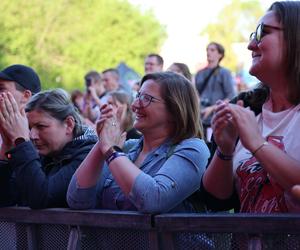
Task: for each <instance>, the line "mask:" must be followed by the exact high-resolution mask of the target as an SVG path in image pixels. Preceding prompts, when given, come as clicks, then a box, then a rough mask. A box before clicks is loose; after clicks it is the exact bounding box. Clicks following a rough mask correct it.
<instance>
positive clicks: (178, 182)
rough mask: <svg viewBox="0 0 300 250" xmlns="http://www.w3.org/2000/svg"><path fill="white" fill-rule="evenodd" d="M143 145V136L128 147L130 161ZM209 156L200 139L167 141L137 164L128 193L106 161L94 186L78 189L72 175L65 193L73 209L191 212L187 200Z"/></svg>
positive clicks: (197, 184) (195, 186) (196, 184)
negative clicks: (121, 186) (117, 180)
mask: <svg viewBox="0 0 300 250" xmlns="http://www.w3.org/2000/svg"><path fill="white" fill-rule="evenodd" d="M128 143H130V141H128V142H126V144H128ZM131 143H132V141H131ZM126 144H125V147H126ZM142 145H143V138H141V139H139V140H136V143H135V144H134V146H133V147H132V148H131V150H129V152H128V158H129V159H130V160H131V161H132V162H134V161H135V160H136V159H137V157H138V155H139V153H140V151H141V149H142ZM208 158H209V150H208V148H207V146H206V144H205V142H204V141H203V140H201V139H198V138H191V139H186V140H183V141H182V142H180V143H179V144H178V145H176V147H175V148H174V147H172V145H171V143H170V142H166V143H163V144H162V145H160V146H159V147H158V148H156V149H154V150H153V151H152V152H150V153H149V154H148V155H147V157H146V158H145V160H144V162H143V163H142V165H141V167H140V169H141V170H142V173H140V174H139V175H138V176H137V177H136V179H135V181H134V184H133V187H132V190H131V191H130V193H129V195H128V196H126V195H125V194H124V193H123V192H122V190H121V189H120V187H119V186H118V184H117V183H116V181H115V179H114V177H113V175H112V174H111V172H110V171H109V168H108V166H107V165H106V164H105V165H104V168H103V171H102V174H101V178H100V179H99V181H98V183H97V185H96V186H94V187H91V188H79V187H78V184H77V180H76V177H75V175H74V176H73V178H72V180H71V183H70V186H69V190H68V194H67V200H68V204H69V206H70V207H71V208H74V209H91V208H103V209H115V210H137V211H140V212H145V213H164V212H193V211H194V210H193V208H192V206H191V204H190V203H189V202H188V201H187V200H186V199H187V198H188V197H189V196H190V195H191V194H192V193H193V192H195V191H196V190H197V189H199V187H200V180H201V177H202V175H203V173H204V170H205V167H206V164H207V161H208ZM120 167H122V166H120Z"/></svg>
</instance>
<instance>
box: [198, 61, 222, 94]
mask: <svg viewBox="0 0 300 250" xmlns="http://www.w3.org/2000/svg"><path fill="white" fill-rule="evenodd" d="M218 68H219V65H218V66H217V67H215V68H213V69H212V71H211V72H210V73H209V74H208V76H207V77H206V78H205V79H204V82H203V85H202V86H201V88H200V89H199V95H201V94H202V92H203V90H204V89H205V88H206V86H207V84H208V81H209V79H210V78H211V76H212V75H213V74H214V73H215V72H216V71H217V69H218Z"/></svg>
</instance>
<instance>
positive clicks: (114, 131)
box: [96, 104, 126, 153]
mask: <svg viewBox="0 0 300 250" xmlns="http://www.w3.org/2000/svg"><path fill="white" fill-rule="evenodd" d="M100 111H101V115H100V117H99V119H98V121H97V123H96V130H97V134H98V137H99V141H100V150H101V151H102V153H105V152H106V151H107V150H108V149H109V148H110V147H111V146H114V145H118V146H119V147H121V148H122V147H123V144H124V142H125V139H126V132H123V131H121V128H120V120H121V115H122V110H121V109H115V108H113V106H112V105H109V104H104V105H102V107H101V109H100Z"/></svg>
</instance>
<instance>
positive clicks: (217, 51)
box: [195, 42, 235, 141]
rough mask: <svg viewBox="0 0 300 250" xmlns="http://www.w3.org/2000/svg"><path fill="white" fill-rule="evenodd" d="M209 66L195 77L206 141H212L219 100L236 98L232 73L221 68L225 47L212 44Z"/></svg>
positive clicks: (209, 53)
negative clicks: (213, 122) (213, 120)
mask: <svg viewBox="0 0 300 250" xmlns="http://www.w3.org/2000/svg"><path fill="white" fill-rule="evenodd" d="M206 53H207V63H208V64H207V66H206V67H205V68H204V69H202V70H200V71H198V72H197V74H196V76H195V85H196V88H197V90H198V94H199V97H200V105H201V118H202V122H203V127H204V130H205V135H206V139H207V140H208V141H209V140H210V134H211V129H209V128H210V126H211V118H212V115H213V112H214V110H215V107H216V106H215V104H216V101H217V100H228V101H229V100H230V99H232V98H233V97H234V96H235V90H234V83H233V78H232V76H231V72H230V71H229V70H228V69H226V68H224V67H221V66H220V62H221V61H222V59H223V58H224V56H225V49H224V47H223V46H222V45H221V44H219V43H216V42H211V43H209V44H208V46H207V48H206Z"/></svg>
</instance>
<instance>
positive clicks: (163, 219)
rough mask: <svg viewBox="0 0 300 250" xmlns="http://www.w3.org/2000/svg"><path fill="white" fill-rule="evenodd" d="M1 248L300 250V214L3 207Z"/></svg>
mask: <svg viewBox="0 0 300 250" xmlns="http://www.w3.org/2000/svg"><path fill="white" fill-rule="evenodd" d="M0 249H30V250H31V249H33V250H35V249H130V250H131V249H151V250H152V249H205V250H207V249H226V250H227V249H272V250H273V249H275V250H276V249H280V250H281V249H288V250H290V249H291V250H296V249H297V250H298V249H300V214H274V215H264V214H219V213H217V214H161V215H150V214H142V213H138V212H130V211H113V210H86V211H74V210H70V209H59V208H56V209H43V210H31V209H29V208H24V207H7V208H0Z"/></svg>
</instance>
